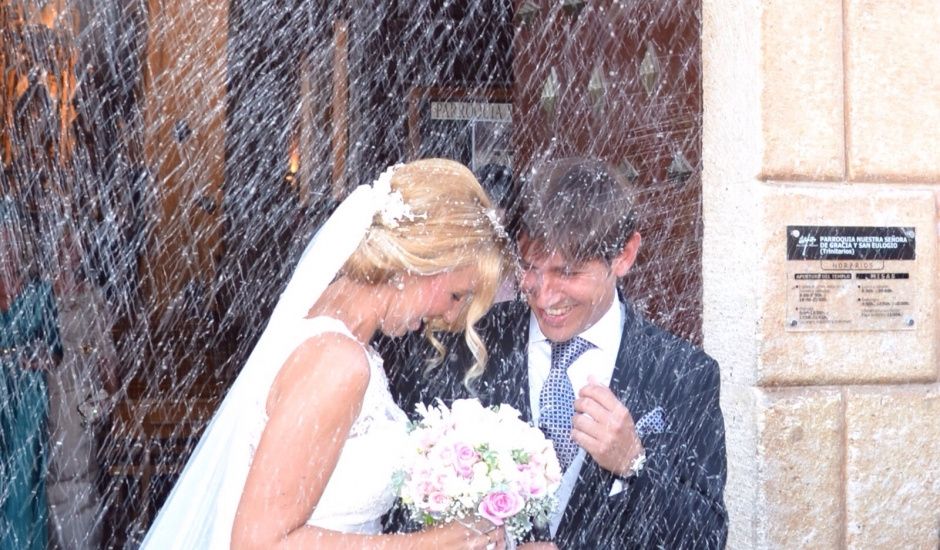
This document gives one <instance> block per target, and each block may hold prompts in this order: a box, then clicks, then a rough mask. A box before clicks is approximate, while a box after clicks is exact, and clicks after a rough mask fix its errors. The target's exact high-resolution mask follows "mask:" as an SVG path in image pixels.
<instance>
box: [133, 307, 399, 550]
mask: <svg viewBox="0 0 940 550" xmlns="http://www.w3.org/2000/svg"><path fill="white" fill-rule="evenodd" d="M269 328H270V327H269ZM330 332H332V333H340V334H344V335H346V336H349V337H350V338H354V336H353V335H352V333H351V332H350V331H349V329H348V328H347V327H346V326H345V325H344V324H343V323H342V322H341V321H339V320H337V319H333V318H330V317H315V318H310V319H302V320H299V321H295V323H294V324H293V325H292V326H290V327H285V330H280V331H278V332H277V334H278V337H277V342H276V344H274V345H272V346H270V347H269V350H270V351H269V353H268V354H266V355H267V356H266V360H265V361H264V362H265V363H267V364H269V365H277V368H271V369H264V370H263V371H260V370H258V371H254V372H251V373H245V372H242V373H241V374H239V377H238V380H236V382H235V384H234V385H233V386H232V389H231V390H230V391H229V394H228V395H227V396H226V398H225V400H224V401H223V403H222V405H221V406H220V408H219V410H218V411H217V412H216V414H215V416H214V417H213V419H212V421H211V423H210V424H209V426H208V427H207V429H206V432H205V434H204V435H203V437H202V439H201V440H200V443H199V445H198V446H197V448H196V449H195V451H194V452H193V456H192V457H191V458H190V461H189V462H188V463H187V466H186V468H185V469H184V471H183V473H182V475H181V476H180V480H179V481H178V482H177V485H176V486H175V487H174V489H173V492H172V493H171V494H170V496H169V498H168V499H167V502H166V503H165V504H164V506H163V509H161V511H160V514H159V515H158V517H157V519H156V521H155V522H154V525H153V526H152V527H151V529H150V531H149V532H148V534H147V538H146V539H145V541H144V544H143V548H145V549H146V548H155V549H156V548H161V549H162V548H184V547H185V548H213V549H215V548H228V547H229V545H230V544H229V543H230V539H231V532H232V526H233V524H234V520H235V512H236V510H237V508H238V503H239V501H240V499H241V494H242V492H243V490H244V486H245V481H246V479H247V477H248V471H249V469H250V468H251V463H252V460H253V458H254V452H255V449H256V448H257V446H258V443H259V442H260V440H261V434H262V433H263V432H264V429H265V426H266V424H267V421H268V417H267V398H268V394H269V392H270V389H271V386H272V385H273V383H274V380H275V378H276V377H277V374H278V372H279V370H280V368H281V366H282V365H283V364H284V362H285V361H286V360H287V358H288V357H289V356H290V354H291V353H292V352H293V350H294V349H296V348H297V346H299V345H300V344H301V343H302V342H304V341H305V340H307V339H309V338H312V337H314V336H317V335H319V334H322V333H330ZM365 350H366V356H367V358H368V365H369V371H370V372H369V374H370V376H369V382H368V385H367V387H366V391H365V394H364V396H363V399H362V403H361V406H360V411H359V415H358V416H357V418H356V420H355V421H354V422H353V425H352V427H351V429H350V433H349V436H348V438H347V440H346V442H345V444H344V445H343V449H342V451H341V453H340V456H339V459H338V461H337V464H336V467H335V468H334V470H333V472H332V473H331V475H330V479H329V481H328V482H327V485H326V487H325V489H324V491H323V494H322V495H321V497H320V500H319V502H318V503H317V506H316V508H315V509H314V511H313V513H312V515H311V516H310V518H309V519H308V521H307V524H308V525H316V526H318V527H322V528H325V529H330V530H334V531H341V532H349V533H352V532H356V533H379V532H381V523H380V520H381V516H382V515H383V514H384V513H385V512H387V511H388V509H389V508H391V506H392V504H393V502H394V499H395V494H394V489H393V487H392V481H391V480H392V474H393V473H394V471H395V470H396V469H397V468H398V467H399V465H400V462H399V460H398V459H397V458H396V457H399V456H402V454H403V452H402V451H403V450H404V445H405V441H406V431H407V428H406V426H407V417H406V416H405V414H404V412H402V410H401V409H400V408H399V407H398V406H397V405H396V404H395V402H394V400H393V398H392V396H391V394H390V393H389V389H388V380H387V378H386V375H385V371H384V368H383V365H382V359H381V357H380V356H379V355H378V354H377V353H376V352H375V351H374V350H372V349H371V348H365ZM338 367H340V366H338ZM310 398H311V399H316V398H317V396H316V395H313V396H311V397H310ZM284 444H285V445H290V444H291V442H289V441H285V442H284ZM207 476H208V477H209V479H206V478H207ZM194 500H195V501H196V506H197V507H198V508H199V509H203V508H204V509H207V510H211V513H210V514H209V517H208V518H206V521H193V519H192V517H191V514H189V513H188V512H189V511H191V510H192V508H193V506H194V504H193V501H194Z"/></svg>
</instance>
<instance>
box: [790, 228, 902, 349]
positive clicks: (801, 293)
mask: <svg viewBox="0 0 940 550" xmlns="http://www.w3.org/2000/svg"><path fill="white" fill-rule="evenodd" d="M915 261H916V234H915V231H914V228H913V227H849V226H819V225H790V226H787V319H786V329H787V331H796V332H806V331H850V330H913V329H914V328H915V324H916V320H915V319H914V296H915V294H914V289H915V282H914V280H913V278H912V271H913V268H914V265H915V264H914V262H915Z"/></svg>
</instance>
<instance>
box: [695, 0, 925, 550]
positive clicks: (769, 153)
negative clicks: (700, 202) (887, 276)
mask: <svg viewBox="0 0 940 550" xmlns="http://www.w3.org/2000/svg"><path fill="white" fill-rule="evenodd" d="M702 19H703V39H702V43H703V64H704V83H703V85H704V117H705V120H704V137H703V141H704V155H703V156H704V173H703V187H704V192H703V199H704V213H705V242H704V308H705V311H704V330H705V348H706V350H707V351H708V352H709V353H710V354H712V355H713V356H714V357H715V358H716V359H718V361H719V362H720V363H721V366H722V392H723V396H722V407H723V410H724V414H725V422H726V425H727V431H728V466H729V479H728V486H727V493H726V501H727V504H728V508H729V513H730V515H731V533H730V537H729V548H839V547H847V548H866V549H867V548H925V549H931V550H935V549H936V548H938V546H940V383H938V382H940V351H938V341H940V323H938V317H940V259H938V244H937V243H938V236H940V77H938V75H940V49H938V48H937V47H936V37H937V36H940V3H938V2H937V1H936V0H904V1H898V2H895V1H888V0H843V1H841V2H838V1H828V2H820V1H818V0H705V1H704V6H703V18H702ZM788 225H841V226H876V227H886V226H887V227H896V226H902V227H914V228H915V231H916V236H917V237H916V259H915V260H914V261H913V262H910V265H911V269H910V276H911V278H912V279H913V281H914V289H915V290H914V293H913V294H914V295H913V301H912V304H913V306H912V312H913V315H912V319H913V321H912V328H908V329H906V330H857V331H823V330H819V331H813V330H810V331H789V330H787V327H786V323H787V322H788V307H789V305H788V297H787V284H788V279H787V271H786V269H787V265H786V263H787V257H786V227H787V226H788Z"/></svg>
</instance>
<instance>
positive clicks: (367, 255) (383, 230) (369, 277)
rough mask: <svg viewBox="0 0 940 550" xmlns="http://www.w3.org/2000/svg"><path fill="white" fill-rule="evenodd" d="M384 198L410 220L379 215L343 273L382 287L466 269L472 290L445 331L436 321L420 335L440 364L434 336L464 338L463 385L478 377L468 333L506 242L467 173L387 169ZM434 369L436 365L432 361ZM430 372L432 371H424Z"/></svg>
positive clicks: (423, 163)
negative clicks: (468, 359)
mask: <svg viewBox="0 0 940 550" xmlns="http://www.w3.org/2000/svg"><path fill="white" fill-rule="evenodd" d="M391 187H392V191H398V192H399V193H401V196H402V199H403V200H404V203H405V204H406V205H407V206H408V208H409V209H410V210H411V213H412V214H413V215H412V216H409V218H413V219H408V218H405V219H401V220H398V221H397V223H395V224H392V225H394V227H390V226H389V225H388V224H385V223H383V221H382V217H381V215H380V214H379V213H377V214H376V216H375V218H373V220H372V226H371V228H370V229H369V231H368V233H367V234H366V236H365V237H364V238H363V240H362V242H361V243H360V244H359V247H358V248H357V249H356V252H354V253H353V255H352V256H351V257H350V258H349V260H347V261H346V264H345V265H344V267H343V270H342V272H343V274H344V275H345V276H347V277H349V278H350V279H352V280H355V281H359V282H363V283H367V284H383V283H388V282H390V281H391V280H392V279H394V278H395V277H397V276H400V275H403V274H412V275H436V274H439V273H443V272H446V271H453V270H457V269H460V268H463V267H474V268H476V270H477V272H478V274H479V279H478V280H479V284H478V286H477V288H476V289H475V291H474V293H473V295H472V296H471V297H470V302H469V303H468V305H467V307H465V308H464V311H463V313H462V314H461V316H460V319H458V320H457V322H456V323H454V324H453V325H450V326H445V325H444V324H443V321H442V320H437V321H436V323H435V324H434V325H432V326H428V327H427V336H428V338H429V340H430V341H431V343H432V345H434V347H435V348H436V349H437V350H438V352H439V359H440V358H443V355H444V351H445V350H444V348H443V346H442V345H441V343H440V342H439V341H438V340H437V339H436V338H434V336H433V331H434V330H442V329H443V330H452V331H459V330H464V331H465V338H466V341H467V346H468V347H469V348H470V351H471V353H472V354H473V356H474V358H475V359H476V362H475V363H474V365H473V366H472V367H471V368H470V369H469V370H468V371H467V374H466V376H465V377H464V381H465V382H469V381H470V380H472V379H474V378H476V377H477V376H479V375H480V374H482V373H483V370H484V368H485V365H486V359H487V352H486V348H485V346H484V344H483V341H482V340H481V339H480V336H479V334H477V332H476V331H475V330H474V328H473V326H474V325H475V324H476V322H477V321H479V320H480V318H481V317H483V315H484V314H485V313H486V312H487V311H488V310H489V308H490V306H491V305H492V304H493V299H494V298H495V296H496V291H497V288H498V287H499V283H500V281H501V280H502V278H503V277H504V276H505V274H506V273H508V265H509V260H508V254H507V253H506V250H507V247H508V245H509V242H508V237H507V236H506V232H505V231H504V230H503V229H502V227H501V226H500V225H499V224H498V223H497V222H496V218H495V212H494V210H493V206H492V204H491V203H490V199H489V197H487V196H486V192H485V191H483V188H482V187H481V186H480V183H479V182H478V181H477V179H476V177H474V175H473V173H472V172H470V170H469V169H468V168H467V167H466V166H464V165H462V164H460V163H458V162H455V161H452V160H447V159H425V160H417V161H414V162H409V163H407V164H403V165H401V166H399V167H397V168H395V169H394V171H393V172H392V178H391ZM438 362H439V361H438ZM431 366H434V365H431Z"/></svg>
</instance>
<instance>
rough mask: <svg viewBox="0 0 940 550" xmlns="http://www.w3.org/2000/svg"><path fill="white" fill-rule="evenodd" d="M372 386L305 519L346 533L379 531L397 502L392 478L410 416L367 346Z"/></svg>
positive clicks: (370, 383) (373, 352)
mask: <svg viewBox="0 0 940 550" xmlns="http://www.w3.org/2000/svg"><path fill="white" fill-rule="evenodd" d="M368 357H369V369H370V371H371V372H370V377H369V385H368V387H367V388H366V392H365V395H364V397H363V400H362V407H361V409H360V411H359V416H358V417H357V418H356V421H355V422H354V423H353V425H352V427H351V428H350V431H349V437H348V438H347V439H346V443H345V445H344V446H343V450H342V452H341V454H340V457H339V460H338V461H337V463H336V468H335V469H334V470H333V473H332V475H331V476H330V481H329V482H328V483H327V486H326V489H325V490H324V491H323V495H322V496H321V497H320V501H319V503H318V504H317V507H316V509H315V510H314V512H313V515H312V516H311V517H310V519H309V520H308V521H307V523H308V524H309V525H316V526H319V527H323V528H326V529H332V530H334V531H343V532H347V533H351V532H355V533H378V532H381V528H382V527H381V523H380V519H381V517H382V515H383V514H384V513H385V512H387V511H388V510H389V508H391V506H392V504H393V503H394V502H395V491H394V488H393V486H392V479H393V476H394V474H395V471H396V470H397V469H398V468H399V467H400V466H401V464H402V458H403V451H404V445H405V441H406V438H407V430H406V426H407V423H408V419H407V417H406V416H405V413H404V412H402V410H401V409H400V408H399V407H398V405H397V404H396V403H395V401H394V400H393V399H392V395H391V393H389V389H388V379H387V377H386V375H385V370H384V368H383V365H382V358H381V357H380V356H379V355H378V354H377V353H375V351H374V350H371V349H370V350H369V353H368Z"/></svg>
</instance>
